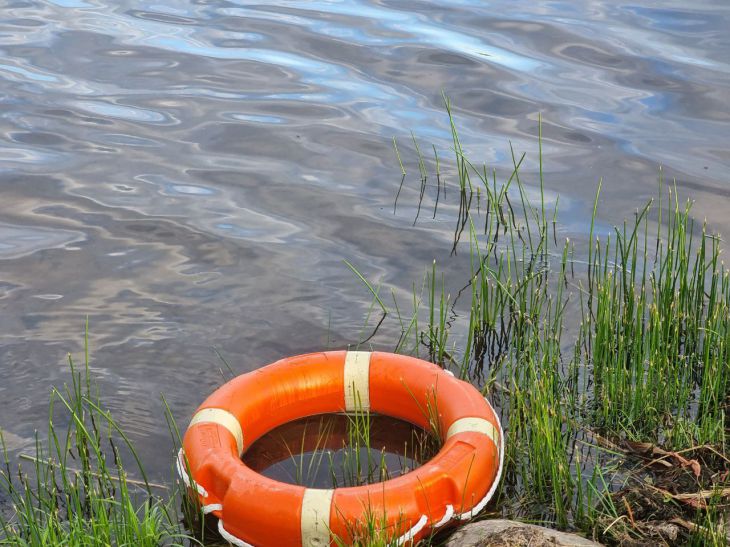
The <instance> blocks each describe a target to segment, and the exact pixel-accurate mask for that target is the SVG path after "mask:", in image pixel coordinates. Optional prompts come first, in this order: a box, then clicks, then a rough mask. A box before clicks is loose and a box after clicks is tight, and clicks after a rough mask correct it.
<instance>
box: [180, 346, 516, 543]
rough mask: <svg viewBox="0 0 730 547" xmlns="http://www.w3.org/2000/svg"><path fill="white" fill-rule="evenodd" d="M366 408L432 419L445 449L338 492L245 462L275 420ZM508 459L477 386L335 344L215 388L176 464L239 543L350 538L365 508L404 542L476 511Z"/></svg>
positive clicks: (424, 366)
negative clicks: (393, 474)
mask: <svg viewBox="0 0 730 547" xmlns="http://www.w3.org/2000/svg"><path fill="white" fill-rule="evenodd" d="M358 410H363V411H372V412H375V413H378V414H385V415H387V416H392V417H395V418H399V419H402V420H405V421H408V422H411V423H413V424H415V425H417V426H419V427H422V428H424V429H427V430H428V429H433V427H434V426H435V427H436V429H437V432H438V433H439V434H440V436H441V440H442V443H443V445H442V448H441V450H440V451H439V452H438V454H436V456H435V457H434V458H432V459H431V460H430V461H428V462H426V463H425V464H423V465H422V466H421V467H419V468H417V469H415V470H414V471H412V472H410V473H406V474H404V475H401V476H399V477H397V478H394V479H391V480H387V481H385V482H381V483H375V484H369V485H365V486H359V487H348V488H337V489H334V490H324V489H313V488H305V487H303V486H297V485H293V484H286V483H282V482H279V481H275V480H273V479H269V478H266V477H264V476H263V475H260V474H258V473H256V472H255V471H253V470H252V469H250V468H249V467H247V466H246V465H245V464H244V463H243V462H242V461H241V454H243V452H244V450H245V449H246V448H247V447H248V446H250V445H251V444H253V443H254V442H255V441H256V439H258V438H259V437H261V436H262V435H264V434H265V433H267V432H269V431H271V430H272V429H274V428H275V427H278V426H280V425H282V424H285V423H288V422H291V421H293V420H296V419H298V418H303V417H306V416H313V415H317V414H327V413H335V412H354V411H358ZM503 458H504V436H503V432H502V429H501V426H500V423H499V418H498V417H497V414H496V413H495V412H494V410H493V409H492V407H491V405H490V404H489V402H488V401H487V400H486V399H484V398H483V397H482V396H481V394H480V393H479V391H477V389H476V388H474V387H473V386H472V385H471V384H469V383H467V382H463V381H461V380H457V379H456V378H454V377H453V375H452V374H450V373H449V372H448V371H444V370H443V369H441V368H440V367H438V366H436V365H434V364H432V363H427V362H426V361H422V360H420V359H416V358H413V357H407V356H403V355H395V354H391V353H383V352H373V353H370V352H361V351H347V352H346V351H330V352H324V353H312V354H307V355H300V356H297V357H290V358H287V359H282V360H280V361H277V362H276V363H273V364H271V365H268V366H265V367H263V368H260V369H258V370H255V371H253V372H249V373H247V374H243V375H241V376H239V377H237V378H235V379H233V380H231V381H230V382H228V383H226V384H225V385H223V386H222V387H220V388H219V389H217V390H216V391H215V392H214V393H213V394H212V395H211V396H210V397H208V399H206V400H205V402H204V403H203V404H202V405H201V406H200V408H198V410H197V412H196V413H195V415H194V416H193V419H192V420H191V422H190V425H189V426H188V429H187V432H186V433H185V437H184V440H183V448H182V449H181V451H180V453H179V454H178V461H177V467H178V472H179V473H180V475H181V477H182V478H183V480H184V481H185V482H186V484H187V485H188V487H189V488H190V489H191V490H193V491H194V492H195V493H196V494H197V496H198V497H199V499H200V503H201V504H202V506H203V511H204V512H205V513H212V514H213V515H215V516H216V517H217V518H218V519H219V521H218V530H219V531H220V533H221V535H222V536H223V538H224V539H226V540H227V541H229V542H230V543H232V544H233V545H236V546H238V547H253V546H256V547H266V546H276V547H280V546H289V545H291V546H302V547H324V546H327V545H330V543H331V541H332V538H333V537H334V536H336V537H339V538H342V539H344V540H345V541H346V542H347V538H349V534H350V531H351V530H352V525H353V523H356V522H361V521H362V518H363V516H364V515H365V514H366V513H367V512H368V511H370V512H371V514H372V515H375V516H376V518H377V519H378V522H380V521H381V518H382V519H385V521H386V522H387V526H388V529H389V530H392V531H393V533H394V535H395V534H396V533H397V534H399V538H398V540H399V543H401V544H403V543H408V542H413V543H415V542H417V541H418V540H420V539H422V538H423V537H425V536H426V535H427V534H429V533H431V532H432V531H434V530H435V529H437V528H439V527H441V526H444V525H446V524H448V523H450V522H453V521H459V520H468V519H470V518H471V517H472V516H474V515H476V514H477V513H478V512H480V511H481V510H482V509H483V508H484V506H485V505H486V504H487V502H488V501H489V500H490V498H491V497H492V496H493V495H494V493H495V491H496V489H497V485H498V483H499V479H500V476H501V473H502V463H503Z"/></svg>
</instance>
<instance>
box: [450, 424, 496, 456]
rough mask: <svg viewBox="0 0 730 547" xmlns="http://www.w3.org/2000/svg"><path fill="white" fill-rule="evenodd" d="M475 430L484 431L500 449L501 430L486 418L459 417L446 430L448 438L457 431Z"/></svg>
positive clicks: (475, 431) (476, 431)
mask: <svg viewBox="0 0 730 547" xmlns="http://www.w3.org/2000/svg"><path fill="white" fill-rule="evenodd" d="M466 431H473V432H474V433H483V434H484V435H486V436H487V437H489V438H490V439H491V440H492V442H493V443H494V445H495V446H496V447H497V450H499V436H500V435H499V430H498V429H497V428H496V427H495V426H494V424H493V423H492V422H490V421H489V420H485V419H484V418H459V419H458V420H456V421H455V422H454V423H453V424H451V426H450V427H449V430H448V431H447V432H446V438H447V439H448V438H449V437H453V436H454V435H456V434H457V433H464V432H466Z"/></svg>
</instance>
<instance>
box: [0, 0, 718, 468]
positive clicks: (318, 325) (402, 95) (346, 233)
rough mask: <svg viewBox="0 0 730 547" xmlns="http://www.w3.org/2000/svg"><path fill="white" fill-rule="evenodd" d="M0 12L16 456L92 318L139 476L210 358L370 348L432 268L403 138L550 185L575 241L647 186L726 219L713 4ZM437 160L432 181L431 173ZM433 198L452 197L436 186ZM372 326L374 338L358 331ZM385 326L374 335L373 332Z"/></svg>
mask: <svg viewBox="0 0 730 547" xmlns="http://www.w3.org/2000/svg"><path fill="white" fill-rule="evenodd" d="M685 4H686V3H684V2H665V3H664V4H663V7H662V8H661V9H658V8H657V7H656V6H655V3H653V2H636V3H633V4H625V3H616V2H608V1H606V2H592V3H584V2H577V1H576V2H552V3H548V4H544V5H538V4H535V3H534V2H510V3H506V2H496V3H491V4H483V3H480V2H467V1H455V2H448V3H443V4H440V5H439V6H435V5H432V4H429V3H425V2H419V3H407V4H406V3H401V2H377V3H362V2H332V3H328V2H309V3H307V4H306V5H305V4H301V3H295V2H275V3H270V4H268V5H266V6H262V5H248V4H245V3H243V2H228V3H224V4H216V5H206V4H205V3H197V2H190V3H186V2H182V3H178V4H175V5H174V6H171V5H167V6H163V5H156V4H155V5H151V6H150V7H148V8H147V9H145V10H141V9H138V7H137V6H136V4H135V3H133V2H115V3H110V2H106V3H105V2H97V1H94V0H89V1H78V2H74V1H63V2H61V1H56V2H11V3H9V4H7V6H6V7H5V9H3V11H2V14H0V48H2V51H3V55H2V57H3V58H2V61H0V79H1V80H0V82H1V83H0V128H1V129H2V133H1V136H0V138H2V141H3V142H2V146H1V147H0V189H1V191H2V193H1V194H0V197H1V198H2V199H0V305H1V306H2V314H1V315H0V326H1V327H2V328H1V329H0V333H1V334H0V337H1V341H0V375H1V376H2V381H1V382H0V427H1V428H2V429H3V431H6V432H7V433H6V434H5V438H6V442H7V443H8V448H9V449H10V451H11V453H13V454H15V455H17V454H19V453H22V452H29V451H32V447H33V435H34V431H35V430H37V429H43V428H44V427H45V424H46V417H47V401H48V392H49V388H50V387H51V386H52V385H57V384H60V383H62V382H64V381H66V379H67V367H66V365H65V355H66V353H67V352H68V351H72V352H79V351H80V349H81V347H82V340H83V325H84V320H85V318H86V317H87V316H88V318H89V322H90V325H91V351H92V372H93V374H94V375H95V377H96V378H97V379H98V381H99V383H100V386H101V389H102V393H103V397H104V401H105V403H106V404H107V405H108V406H109V407H110V409H111V410H112V411H113V412H114V414H115V415H116V417H117V418H118V420H119V422H120V424H121V425H122V426H123V427H124V428H125V429H126V430H127V431H128V432H129V433H130V435H131V436H132V438H133V439H134V440H135V442H136V445H137V447H138V448H139V451H140V454H141V457H142V458H143V460H144V461H145V462H146V463H147V467H148V469H149V471H150V472H151V474H152V476H153V477H154V478H155V479H158V480H167V479H168V478H169V476H170V470H171V466H172V463H171V453H172V451H171V441H170V440H169V435H168V432H167V428H166V425H165V422H164V419H163V418H162V416H163V412H162V409H163V406H162V403H161V401H160V397H159V394H160V393H161V392H162V393H164V394H165V396H166V398H167V400H168V401H169V403H170V405H171V407H172V410H173V413H174V414H175V416H176V417H177V418H178V420H179V421H180V423H181V425H183V426H184V425H185V424H186V422H187V419H188V418H189V417H190V416H191V414H192V413H193V411H194V409H195V408H196V407H197V406H198V404H200V402H202V400H203V399H204V398H205V397H206V396H207V395H208V394H209V393H210V392H211V391H212V390H213V389H215V387H217V386H218V385H220V383H221V382H222V381H224V379H225V378H227V377H229V376H228V374H227V372H226V373H221V372H220V369H221V368H223V367H222V365H221V363H220V361H219V360H218V357H217V356H216V354H215V353H214V352H213V351H212V349H211V348H212V347H216V348H218V350H219V351H220V352H221V353H222V354H223V355H224V356H225V357H226V358H227V360H228V361H229V362H230V364H231V366H232V368H233V369H234V370H235V371H236V372H245V371H249V370H252V369H255V368H257V367H259V366H262V365H263V364H266V363H268V362H271V361H274V360H276V359H279V358H280V357H283V356H287V355H293V354H298V353H305V352H307V351H312V350H317V349H323V348H340V347H343V346H344V345H346V344H348V343H354V342H357V341H358V340H360V339H362V338H363V332H362V330H363V328H362V326H363V323H364V322H365V317H366V314H367V312H368V309H369V307H370V301H371V299H370V294H369V293H368V292H367V291H366V290H364V288H363V286H362V284H361V283H360V282H359V281H358V280H357V279H356V278H355V277H354V275H353V273H352V272H351V271H350V270H349V269H348V268H347V267H346V265H344V264H343V262H342V260H343V259H347V260H348V261H350V262H351V263H353V264H355V265H356V266H357V267H358V268H359V269H360V270H361V271H363V273H365V274H366V275H367V277H368V279H370V280H372V281H373V282H376V283H382V285H383V289H384V291H387V292H390V289H391V288H392V289H393V290H394V291H395V292H396V293H397V294H406V293H407V292H408V291H410V289H411V283H412V282H413V281H418V280H419V279H420V278H421V276H422V274H423V269H424V267H425V266H427V265H429V264H430V263H431V260H433V259H434V258H437V259H438V260H439V261H440V262H441V263H444V264H448V260H449V258H448V256H449V251H450V246H449V244H448V242H449V238H450V237H451V232H452V230H453V225H452V224H451V223H450V222H444V221H443V217H440V216H439V215H438V214H437V215H436V218H435V219H431V218H430V215H428V214H426V215H422V216H421V218H420V220H419V222H418V224H417V225H416V226H415V227H413V226H412V224H413V218H414V215H415V211H416V209H415V204H416V203H417V201H418V193H419V183H418V181H417V179H416V178H408V179H407V180H406V182H405V185H404V189H403V192H402V194H401V197H400V204H401V206H400V207H399V208H398V210H397V212H396V214H393V200H394V197H395V194H396V192H397V190H398V185H399V182H400V170H399V166H398V162H397V160H396V158H395V154H394V152H393V149H392V145H391V138H392V137H393V136H395V137H396V138H397V139H398V143H399V149H400V151H401V154H402V155H403V157H404V160H405V161H406V164H407V167H408V170H409V172H411V173H412V172H414V171H417V167H416V165H415V163H414V157H415V156H414V154H413V151H412V143H411V141H410V138H411V137H410V131H413V133H414V134H415V135H416V136H417V137H418V138H419V139H420V142H421V147H422V148H423V149H424V150H430V144H431V143H433V144H434V145H435V146H436V148H437V150H438V151H439V155H441V156H442V157H443V156H447V155H449V146H450V134H449V127H448V119H447V117H446V116H445V114H444V109H443V100H442V97H441V92H442V91H445V92H446V93H447V94H448V95H449V97H450V98H451V100H452V101H453V104H454V106H455V110H454V112H455V121H456V123H457V124H458V126H459V130H460V134H461V137H462V141H463V144H464V146H465V148H466V150H467V152H468V153H469V155H470V157H471V158H472V159H474V160H484V161H486V162H487V164H488V166H489V167H490V168H491V167H494V168H496V169H498V170H499V171H500V172H505V171H509V170H511V162H512V160H511V158H510V155H509V142H510V141H511V142H512V145H513V146H514V148H515V150H516V151H517V152H518V153H521V152H522V151H526V152H528V156H527V159H526V163H525V164H524V165H523V167H522V172H523V174H524V177H525V181H526V184H528V185H530V184H534V183H535V181H536V178H537V177H536V170H537V133H538V121H537V120H538V114H539V113H541V114H542V116H543V155H544V161H545V164H544V170H545V180H546V186H547V188H548V190H549V191H550V195H551V196H555V195H556V194H558V193H559V194H560V196H561V197H560V203H561V206H560V209H561V220H562V222H563V223H564V232H563V233H561V234H560V235H561V236H563V237H571V238H573V239H578V240H580V239H581V238H583V239H585V238H586V237H587V235H588V234H587V228H588V221H589V220H590V212H591V206H592V198H593V195H594V192H595V188H596V185H597V181H598V179H599V178H600V177H602V178H603V181H604V186H603V192H602V200H601V217H600V218H599V223H601V226H606V227H610V226H611V225H612V224H613V223H616V222H619V221H620V220H621V219H622V218H623V216H625V215H627V214H631V213H632V212H633V211H634V209H635V208H636V207H637V206H639V205H640V204H642V203H643V202H644V201H646V199H648V198H649V197H650V196H653V195H654V194H655V191H656V180H657V177H658V168H659V165H662V166H663V169H664V175H665V177H666V178H667V180H672V179H673V178H676V183H677V187H678V189H679V191H680V192H681V193H682V194H683V195H685V196H687V197H691V198H693V199H695V200H696V202H697V203H696V205H695V208H694V214H695V216H697V217H698V218H700V219H702V218H705V217H706V218H707V220H708V222H709V224H710V226H711V229H712V230H713V231H715V230H719V231H720V232H722V233H725V234H728V233H730V222H729V221H728V217H727V214H726V207H727V198H728V197H729V196H730V190H729V189H728V185H727V173H728V172H730V169H729V168H730V148H729V146H730V145H728V142H729V141H728V139H727V137H728V135H730V109H729V108H728V104H730V64H728V59H730V38H728V34H727V32H726V29H727V28H729V27H730V8H729V7H727V6H726V5H725V3H724V2H712V1H703V2H696V3H694V4H693V5H692V7H691V8H688V7H686V5H685ZM446 177H448V174H447V175H446ZM447 199H448V196H447ZM365 334H367V333H365ZM397 335H398V333H397V332H393V331H388V330H387V329H385V330H384V331H383V332H382V333H381V338H379V339H376V340H375V341H374V342H375V343H376V344H378V343H380V344H383V346H384V347H380V348H379V349H392V346H393V345H394V344H395V341H396V340H397Z"/></svg>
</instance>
